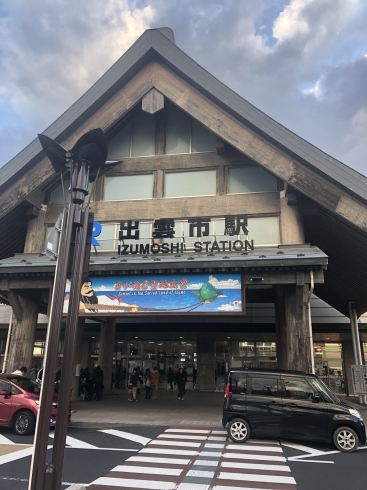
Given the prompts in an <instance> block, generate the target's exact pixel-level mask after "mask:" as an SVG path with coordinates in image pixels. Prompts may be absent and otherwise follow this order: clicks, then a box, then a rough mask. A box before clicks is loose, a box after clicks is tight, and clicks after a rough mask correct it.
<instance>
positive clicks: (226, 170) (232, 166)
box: [224, 163, 280, 196]
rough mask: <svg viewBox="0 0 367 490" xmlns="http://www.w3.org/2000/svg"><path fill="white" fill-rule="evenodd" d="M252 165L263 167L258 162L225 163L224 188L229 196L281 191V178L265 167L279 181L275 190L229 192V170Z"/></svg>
mask: <svg viewBox="0 0 367 490" xmlns="http://www.w3.org/2000/svg"><path fill="white" fill-rule="evenodd" d="M250 167H261V165H259V164H257V163H243V164H234V165H225V166H224V190H225V194H227V195H229V196H238V195H243V194H269V193H271V192H280V189H279V179H278V177H276V176H275V175H273V174H272V173H271V172H269V171H268V170H266V169H265V168H263V167H261V168H263V170H265V171H266V172H268V173H269V174H270V175H273V177H274V179H275V180H276V183H277V188H276V190H274V191H248V192H229V170H230V169H234V168H250Z"/></svg>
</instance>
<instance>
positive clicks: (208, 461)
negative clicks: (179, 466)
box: [193, 459, 219, 466]
mask: <svg viewBox="0 0 367 490" xmlns="http://www.w3.org/2000/svg"><path fill="white" fill-rule="evenodd" d="M218 463H219V461H216V460H211V459H197V460H196V461H194V463H193V465H194V466H218Z"/></svg>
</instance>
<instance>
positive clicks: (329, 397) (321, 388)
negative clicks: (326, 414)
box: [311, 378, 341, 404]
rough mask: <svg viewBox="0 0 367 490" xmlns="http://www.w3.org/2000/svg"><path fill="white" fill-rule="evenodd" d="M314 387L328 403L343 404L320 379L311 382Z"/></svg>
mask: <svg viewBox="0 0 367 490" xmlns="http://www.w3.org/2000/svg"><path fill="white" fill-rule="evenodd" d="M311 384H312V386H313V387H314V388H315V389H316V390H317V391H318V392H319V393H321V395H322V397H323V398H324V400H325V401H326V402H328V403H337V404H339V403H341V402H340V400H339V398H337V397H336V396H335V395H334V393H333V392H332V391H331V390H330V389H329V388H328V386H326V384H325V383H324V382H323V381H321V379H319V378H313V379H312V380H311Z"/></svg>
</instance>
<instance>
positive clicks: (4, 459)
mask: <svg viewBox="0 0 367 490" xmlns="http://www.w3.org/2000/svg"><path fill="white" fill-rule="evenodd" d="M51 447H52V446H47V449H50V448H51ZM32 454H33V446H32V447H27V448H25V449H21V450H20V451H15V452H14V453H9V454H3V455H2V456H0V465H2V464H6V463H11V462H12V461H16V460H17V459H21V458H26V457H27V456H32Z"/></svg>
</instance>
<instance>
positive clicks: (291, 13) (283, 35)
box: [273, 0, 317, 42]
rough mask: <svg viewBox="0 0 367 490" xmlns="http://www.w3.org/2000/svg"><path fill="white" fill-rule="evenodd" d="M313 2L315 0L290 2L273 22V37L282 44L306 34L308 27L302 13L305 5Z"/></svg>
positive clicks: (294, 0)
mask: <svg viewBox="0 0 367 490" xmlns="http://www.w3.org/2000/svg"><path fill="white" fill-rule="evenodd" d="M315 1H317V0H292V1H291V2H290V3H289V5H287V6H286V7H285V9H284V10H283V11H282V12H281V13H280V14H279V16H278V17H277V19H276V20H275V22H274V26H273V36H274V37H275V39H277V40H278V41H279V42H284V41H286V40H288V39H291V38H293V37H295V36H300V35H302V34H308V33H309V31H310V26H309V23H308V21H307V19H306V18H305V17H304V16H303V12H304V9H305V7H306V6H307V5H310V4H311V3H314V2H315Z"/></svg>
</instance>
